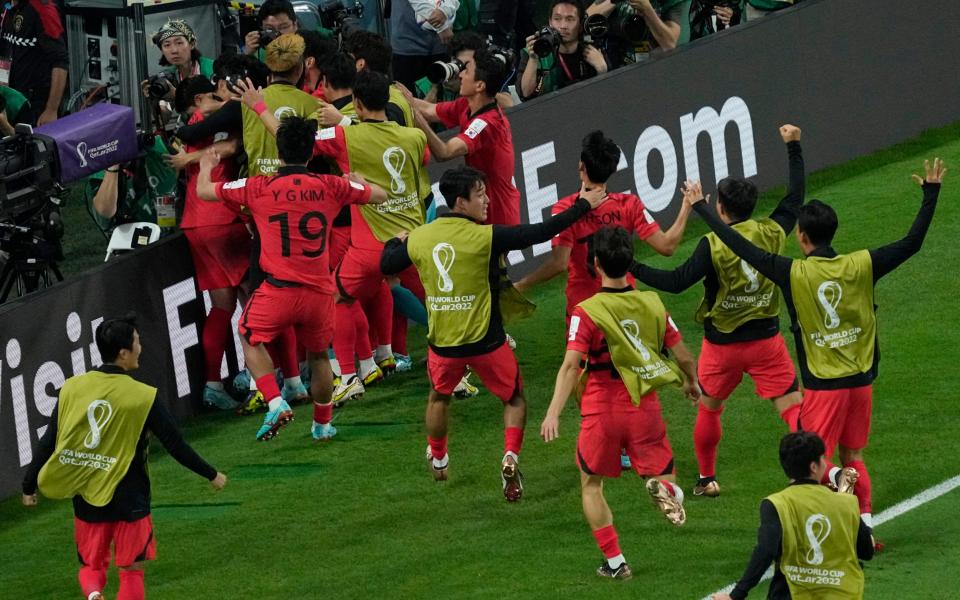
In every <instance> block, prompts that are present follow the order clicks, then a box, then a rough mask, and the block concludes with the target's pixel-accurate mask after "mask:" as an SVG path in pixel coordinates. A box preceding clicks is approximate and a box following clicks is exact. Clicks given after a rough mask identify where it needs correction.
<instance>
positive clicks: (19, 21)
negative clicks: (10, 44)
mask: <svg viewBox="0 0 960 600" xmlns="http://www.w3.org/2000/svg"><path fill="white" fill-rule="evenodd" d="M21 29H23V15H17V16H16V18H15V19H14V20H13V30H14V31H20V30H21Z"/></svg>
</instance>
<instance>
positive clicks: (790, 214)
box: [770, 125, 807, 233]
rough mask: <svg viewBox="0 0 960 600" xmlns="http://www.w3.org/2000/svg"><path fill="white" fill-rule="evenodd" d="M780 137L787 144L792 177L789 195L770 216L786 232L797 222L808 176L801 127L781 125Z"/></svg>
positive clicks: (788, 188) (788, 187) (788, 189)
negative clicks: (804, 163) (802, 147)
mask: <svg viewBox="0 0 960 600" xmlns="http://www.w3.org/2000/svg"><path fill="white" fill-rule="evenodd" d="M780 137H781V138H782V139H783V142H784V143H785V144H786V145H787V162H788V163H789V169H790V179H789V183H788V185H787V195H786V196H784V197H783V199H782V200H780V203H779V204H777V207H776V208H775V209H774V210H773V212H772V213H771V214H770V218H771V219H773V220H774V221H776V222H777V224H778V225H780V227H781V228H782V229H783V231H784V232H785V233H790V231H791V230H792V229H793V227H794V226H795V225H796V224H797V215H798V214H799V212H800V205H802V204H803V198H804V196H805V195H806V181H807V178H806V173H805V171H804V165H803V151H802V150H801V148H800V128H799V127H796V126H794V125H783V126H782V127H780Z"/></svg>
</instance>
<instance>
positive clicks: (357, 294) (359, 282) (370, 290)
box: [335, 246, 384, 300]
mask: <svg viewBox="0 0 960 600" xmlns="http://www.w3.org/2000/svg"><path fill="white" fill-rule="evenodd" d="M381 254H382V252H381V251H379V250H368V249H360V248H357V247H356V246H350V247H349V248H348V249H347V252H346V254H344V256H343V260H342V261H341V262H340V266H339V267H337V272H336V276H335V277H336V280H337V289H338V290H339V291H340V295H341V296H343V297H344V298H347V299H349V298H353V299H354V300H360V299H366V298H368V297H372V296H374V295H376V294H377V293H378V292H379V283H380V282H381V281H384V277H383V273H381V272H380V255H381Z"/></svg>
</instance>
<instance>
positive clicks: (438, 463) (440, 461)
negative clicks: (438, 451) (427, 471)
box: [433, 454, 450, 469]
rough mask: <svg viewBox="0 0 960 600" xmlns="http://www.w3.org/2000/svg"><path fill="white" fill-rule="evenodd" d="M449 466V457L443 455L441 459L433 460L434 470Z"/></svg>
mask: <svg viewBox="0 0 960 600" xmlns="http://www.w3.org/2000/svg"><path fill="white" fill-rule="evenodd" d="M448 464H450V455H449V454H444V455H443V458H441V459H436V458H435V459H433V468H434V469H445V468H446V467H447V465H448Z"/></svg>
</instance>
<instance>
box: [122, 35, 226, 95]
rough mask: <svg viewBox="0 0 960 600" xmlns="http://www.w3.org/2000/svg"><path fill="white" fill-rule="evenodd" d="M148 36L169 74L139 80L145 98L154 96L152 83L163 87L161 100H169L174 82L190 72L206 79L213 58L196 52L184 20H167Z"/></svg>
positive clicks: (188, 75)
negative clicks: (150, 37)
mask: <svg viewBox="0 0 960 600" xmlns="http://www.w3.org/2000/svg"><path fill="white" fill-rule="evenodd" d="M152 39H153V43H154V44H155V45H156V46H157V48H159V49H160V52H161V56H160V66H161V67H168V68H165V69H164V73H165V74H167V75H169V77H164V78H157V77H152V78H150V79H148V80H146V81H144V82H143V83H141V84H140V85H141V87H142V88H143V93H144V95H145V96H147V97H148V98H149V97H155V96H156V94H154V93H153V92H152V91H151V90H152V89H153V84H154V83H156V84H157V85H164V86H165V87H166V92H164V93H163V95H162V97H161V98H162V99H164V100H173V97H174V94H175V93H176V86H177V84H179V83H180V82H181V81H183V80H184V79H187V78H188V77H193V76H194V75H203V76H204V77H207V78H209V77H211V76H212V75H213V60H211V59H209V58H207V57H206V56H203V55H201V54H200V50H198V49H197V36H196V34H194V33H193V29H192V28H191V27H190V25H188V24H187V22H186V21H184V20H182V19H175V20H172V21H167V22H166V24H164V26H163V27H161V28H160V30H159V31H157V32H156V33H155V34H154V35H153V38H152ZM158 99H160V98H158Z"/></svg>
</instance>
